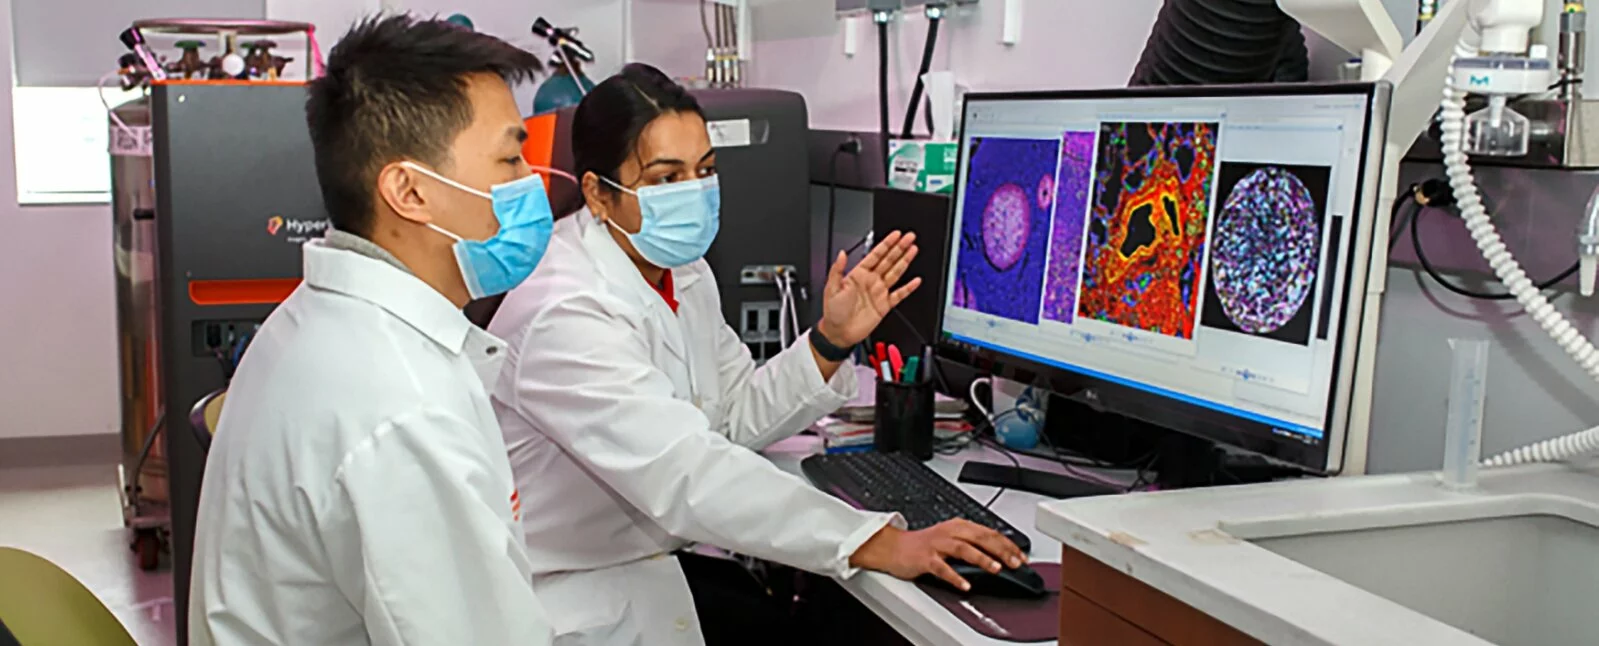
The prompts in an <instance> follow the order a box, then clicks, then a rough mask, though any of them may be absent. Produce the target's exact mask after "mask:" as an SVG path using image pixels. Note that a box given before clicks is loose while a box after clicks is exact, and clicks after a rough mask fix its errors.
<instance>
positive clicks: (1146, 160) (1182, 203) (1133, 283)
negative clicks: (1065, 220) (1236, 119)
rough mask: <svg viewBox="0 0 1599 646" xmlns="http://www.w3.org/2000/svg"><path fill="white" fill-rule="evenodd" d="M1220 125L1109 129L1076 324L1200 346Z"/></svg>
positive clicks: (1097, 173) (1098, 167) (1098, 168)
mask: <svg viewBox="0 0 1599 646" xmlns="http://www.w3.org/2000/svg"><path fill="white" fill-rule="evenodd" d="M1217 128H1218V125H1217V124H1215V123H1164V122H1155V123H1138V122H1126V123H1104V124H1101V126H1100V131H1099V154H1098V157H1097V161H1096V162H1095V164H1094V202H1093V208H1092V209H1091V210H1090V213H1089V218H1088V232H1087V235H1088V239H1087V241H1086V243H1085V245H1084V247H1085V249H1084V254H1083V277H1082V290H1081V293H1080V294H1079V296H1078V299H1077V314H1078V316H1079V317H1081V318H1089V319H1095V320H1099V321H1104V322H1107V323H1113V324H1116V325H1121V326H1124V327H1129V328H1134V329H1138V330H1145V331H1149V332H1155V333H1158V334H1163V335H1166V336H1171V337H1176V338H1180V339H1192V338H1194V326H1195V323H1196V319H1197V317H1198V312H1199V298H1200V293H1201V289H1200V285H1201V279H1202V275H1201V274H1202V272H1203V270H1204V259H1205V245H1206V230H1207V224H1208V221H1209V215H1210V214H1209V210H1210V194H1211V189H1212V184H1213V183H1214V181H1213V178H1214V176H1215V170H1216V134H1217Z"/></svg>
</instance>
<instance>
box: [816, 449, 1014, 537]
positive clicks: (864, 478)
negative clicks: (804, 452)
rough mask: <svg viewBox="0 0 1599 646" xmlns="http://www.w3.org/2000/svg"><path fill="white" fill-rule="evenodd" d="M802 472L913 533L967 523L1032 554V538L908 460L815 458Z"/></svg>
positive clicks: (904, 457)
mask: <svg viewBox="0 0 1599 646" xmlns="http://www.w3.org/2000/svg"><path fill="white" fill-rule="evenodd" d="M800 470H801V471H802V472H803V473H804V474H805V477H806V478H808V479H809V480H810V481H811V483H812V484H814V485H816V487H817V488H819V489H821V490H823V491H826V492H827V493H829V494H832V495H833V496H836V497H838V498H839V499H840V500H843V501H844V502H847V503H849V504H850V506H852V507H855V508H856V509H863V510H866V511H882V512H899V513H900V515H902V516H904V517H905V522H906V524H907V526H908V527H909V528H910V529H911V530H918V529H926V528H928V527H932V526H934V525H937V524H939V523H942V522H944V521H946V520H951V519H954V518H964V519H966V520H969V521H971V522H974V523H977V524H979V525H983V526H985V527H988V528H990V529H993V530H994V531H997V532H999V533H1000V534H1002V535H1004V536H1005V538H1008V539H1010V540H1011V542H1013V543H1015V544H1016V547H1019V548H1021V549H1022V551H1023V552H1029V551H1032V547H1033V543H1032V541H1031V540H1030V539H1028V538H1027V534H1025V533H1022V531H1021V530H1018V529H1016V528H1015V527H1013V526H1011V524H1010V523H1007V522H1005V520H1004V519H1002V518H1000V517H999V516H998V515H996V514H995V513H994V512H992V511H989V510H988V508H986V507H984V506H983V504H982V503H980V502H978V501H977V500H974V499H973V498H972V497H971V496H968V495H966V492H964V491H961V490H960V488H958V487H956V486H955V485H954V483H951V482H950V481H948V480H945V479H944V477H943V476H940V475H938V473H937V472H935V471H933V470H932V469H930V468H928V467H927V465H925V464H922V463H921V461H919V460H917V459H916V458H913V457H911V456H909V455H906V454H903V453H876V452H872V453H833V454H827V455H813V456H810V457H808V458H805V459H804V460H802V461H801V462H800Z"/></svg>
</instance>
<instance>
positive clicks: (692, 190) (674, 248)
mask: <svg viewBox="0 0 1599 646" xmlns="http://www.w3.org/2000/svg"><path fill="white" fill-rule="evenodd" d="M600 179H603V180H605V182H606V183H608V184H610V185H611V186H615V187H616V188H618V189H621V190H623V191H626V192H628V193H632V194H633V195H636V196H638V206H639V214H640V215H641V216H642V222H641V223H640V224H639V230H638V233H628V232H627V231H623V230H622V227H619V226H617V225H616V223H615V222H612V221H610V220H606V222H607V223H608V224H610V225H611V226H613V227H616V230H617V231H621V232H622V235H625V236H627V239H628V241H630V242H632V243H633V248H634V249H637V250H638V253H639V255H641V256H644V259H645V260H648V261H649V262H650V264H652V265H655V266H656V267H661V268H664V269H674V268H677V267H682V266H683V265H687V264H689V263H691V262H694V261H696V260H699V259H700V258H704V257H705V252H706V251H709V250H710V249H711V243H712V242H714V241H715V240H716V233H717V231H720V230H721V227H722V185H721V183H720V182H718V181H717V179H716V176H715V175H712V176H710V177H706V178H704V179H697V180H691V181H687V182H676V183H673V184H662V185H657V186H646V187H644V188H641V189H639V190H637V191H634V190H631V189H628V188H627V187H625V186H622V185H621V184H617V183H616V182H613V181H611V180H610V179H607V178H604V177H602V178H600Z"/></svg>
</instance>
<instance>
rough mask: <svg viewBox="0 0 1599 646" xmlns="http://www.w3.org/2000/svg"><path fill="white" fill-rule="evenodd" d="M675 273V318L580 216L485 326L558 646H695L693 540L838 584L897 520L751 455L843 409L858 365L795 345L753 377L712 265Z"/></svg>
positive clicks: (597, 226)
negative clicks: (835, 364) (819, 359)
mask: <svg viewBox="0 0 1599 646" xmlns="http://www.w3.org/2000/svg"><path fill="white" fill-rule="evenodd" d="M673 282H674V283H675V296H676V299H677V300H678V302H679V307H678V312H677V314H676V315H674V314H673V312H672V310H671V308H670V307H669V306H668V305H667V304H666V302H665V300H664V299H662V298H661V296H660V294H658V293H656V292H655V290H654V289H653V288H652V287H650V285H649V284H648V283H646V282H645V281H644V279H643V277H642V276H640V275H639V272H638V269H637V268H636V267H635V266H634V265H633V263H632V261H631V260H629V259H628V257H627V255H626V254H625V253H624V252H623V251H622V249H621V247H619V246H618V245H617V244H616V242H615V241H614V240H613V239H612V238H611V237H610V234H609V233H608V229H607V226H606V225H605V224H603V223H601V222H599V221H598V220H597V219H595V217H594V216H593V215H590V214H589V213H588V212H587V211H583V212H580V213H578V214H576V215H573V216H571V217H568V218H566V219H563V220H562V221H560V222H559V223H557V224H556V225H555V233H554V236H553V238H552V240H551V242H550V247H549V251H548V252H547V254H546V255H545V257H544V260H543V262H542V263H540V265H539V268H538V270H537V271H535V272H534V274H533V276H532V278H530V279H529V280H528V281H527V282H525V283H523V284H522V286H520V287H518V288H517V289H515V290H513V291H512V292H511V293H510V294H509V295H508V296H507V297H506V299H505V301H504V303H503V304H502V305H501V306H500V309H499V312H498V313H497V314H496V315H495V318H494V322H493V323H492V324H491V325H490V327H489V329H490V331H491V332H494V333H495V334H496V335H497V336H500V337H501V338H504V339H506V341H507V342H508V343H509V344H510V350H509V354H510V357H509V358H508V359H507V362H506V366H505V370H504V372H503V374H502V376H501V378H500V380H499V382H498V383H497V384H496V385H495V386H494V387H493V388H491V389H490V398H491V400H492V401H493V404H494V409H495V413H496V414H497V415H498V416H499V419H500V426H501V428H502V429H503V430H504V432H505V441H506V446H507V449H508V451H509V454H510V457H511V469H512V471H513V472H514V473H515V475H516V479H517V486H518V487H519V488H520V490H521V491H522V495H523V496H524V505H525V506H524V515H523V519H522V525H523V527H524V529H525V530H526V537H527V545H528V554H529V556H530V557H531V558H532V559H533V568H534V572H535V578H534V588H535V590H536V591H537V593H538V596H539V598H540V599H541V600H542V601H543V602H544V604H545V607H546V608H547V609H548V610H549V612H550V620H551V621H552V622H553V623H554V625H555V631H556V635H557V642H558V643H571V644H586V645H593V646H602V645H603V646H617V645H627V644H648V645H651V646H653V645H657V644H687V645H697V644H702V643H703V638H702V637H701V633H700V629H699V624H698V621H697V619H696V616H695V611H694V604H693V599H692V597H690V594H689V590H688V587H687V583H686V581H685V579H684V576H683V572H682V569H681V568H680V567H679V566H678V563H677V559H676V558H675V557H673V556H672V553H673V552H674V551H676V550H679V549H681V548H683V547H685V546H687V545H689V544H690V543H706V544H711V545H715V546H718V547H722V548H726V549H730V550H734V551H737V552H740V553H743V554H749V555H752V556H757V557H761V558H764V559H768V560H772V561H777V562H780V563H786V564H789V565H792V566H795V567H799V568H803V569H806V570H810V571H813V572H819V573H823V574H829V575H835V576H850V575H852V574H853V573H854V572H853V570H852V569H851V568H850V567H849V564H848V563H849V557H850V555H852V554H854V552H855V550H856V548H858V547H859V546H860V545H861V544H862V543H864V542H866V540H867V539H868V538H870V537H871V536H872V535H873V534H875V533H877V532H878V531H879V530H881V529H882V528H883V526H884V525H886V524H888V523H890V522H898V519H897V517H895V516H893V515H887V514H874V513H867V512H860V511H856V510H854V509H852V508H850V507H849V506H848V505H845V504H844V503H842V502H840V501H838V500H836V499H834V498H832V497H830V496H828V495H827V494H824V493H822V492H820V491H818V490H817V489H815V488H813V487H811V486H810V485H809V484H807V483H805V482H804V481H802V480H800V479H799V478H796V477H794V476H792V475H789V474H787V473H784V472H783V471H781V470H779V469H777V468H776V467H775V466H773V465H772V464H771V463H770V462H768V461H767V460H766V459H765V458H763V457H762V456H761V455H760V454H758V453H756V451H758V450H760V449H762V448H764V447H766V446H768V445H770V444H771V443H773V442H776V441H778V440H781V439H783V438H786V437H789V436H792V435H793V434H795V433H797V432H799V431H800V430H802V429H804V428H805V427H807V426H809V425H810V424H812V423H813V422H815V421H816V420H817V419H819V418H821V417H822V416H823V415H825V414H827V413H829V412H832V411H833V410H835V409H837V408H838V407H839V406H840V405H842V404H843V403H844V402H846V401H848V400H849V399H850V398H851V397H852V396H853V395H854V394H855V390H856V387H857V386H856V383H855V371H854V369H853V368H852V367H851V366H849V365H845V366H844V367H843V368H842V369H840V370H839V371H838V373H837V374H836V375H835V376H834V377H833V379H832V381H831V382H823V381H822V378H821V371H820V370H818V369H817V367H816V362H815V359H814V358H813V357H812V355H811V351H810V348H809V346H808V345H807V344H806V343H804V342H801V343H798V344H796V345H795V346H794V347H792V348H789V349H788V350H786V351H784V352H783V353H781V354H779V355H778V356H777V357H775V358H773V359H771V360H770V361H769V362H767V364H766V365H765V366H763V367H761V368H759V369H757V368H756V367H755V363H754V361H752V360H751V359H750V355H749V352H748V350H747V349H746V348H745V347H744V345H743V344H742V343H740V342H739V339H738V337H737V336H736V335H735V334H734V332H733V330H732V329H731V328H730V327H728V325H727V324H726V323H725V322H724V321H723V319H722V307H721V301H720V297H719V296H718V294H717V289H716V281H715V279H714V278H713V277H712V275H711V271H710V267H709V266H708V265H706V264H705V262H704V261H697V262H695V263H693V264H691V265H688V266H686V267H682V268H679V269H676V270H674V271H673ZM774 296H775V295H774Z"/></svg>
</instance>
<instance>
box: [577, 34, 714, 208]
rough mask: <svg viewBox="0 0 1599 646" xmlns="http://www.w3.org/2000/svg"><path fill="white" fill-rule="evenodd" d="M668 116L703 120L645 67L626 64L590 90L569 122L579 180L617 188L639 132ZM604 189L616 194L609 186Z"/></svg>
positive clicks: (686, 98) (677, 90) (696, 106)
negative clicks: (589, 179) (686, 115)
mask: <svg viewBox="0 0 1599 646" xmlns="http://www.w3.org/2000/svg"><path fill="white" fill-rule="evenodd" d="M673 112H679V113H690V114H695V115H698V116H699V117H700V118H701V119H704V118H705V113H704V112H703V111H702V110H701V109H700V102H699V101H698V100H697V99H695V98H694V95H692V94H689V93H688V90H686V89H683V86H681V85H678V84H677V83H676V82H674V81H672V79H670V78H667V76H666V74H664V73H662V72H661V71H660V70H658V69H655V68H654V67H651V66H649V65H645V64H643V63H630V64H628V66H627V67H624V68H622V71H621V72H619V73H618V74H617V75H615V76H612V77H611V78H608V79H605V81H604V82H603V83H600V84H599V85H597V86H595V87H594V89H593V90H590V91H589V93H588V96H585V97H583V102H582V103H580V104H578V106H577V114H576V115H575V116H574V117H573V119H572V158H573V159H572V161H573V164H574V165H575V166H576V167H577V177H578V179H582V178H583V177H584V176H585V175H587V174H588V173H594V174H595V175H597V176H599V177H604V178H608V179H610V180H611V181H614V182H616V183H618V184H620V183H622V180H621V178H619V177H617V176H616V173H617V170H618V169H620V168H621V167H622V163H623V162H625V161H627V157H628V155H632V154H635V152H636V151H637V150H638V139H639V135H640V134H642V133H643V132H644V128H645V127H647V126H649V125H650V122H652V121H655V119H656V117H659V116H661V115H664V114H669V113H673ZM605 188H606V189H607V190H610V191H615V190H616V189H615V187H612V186H610V185H608V184H606V185H605Z"/></svg>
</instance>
